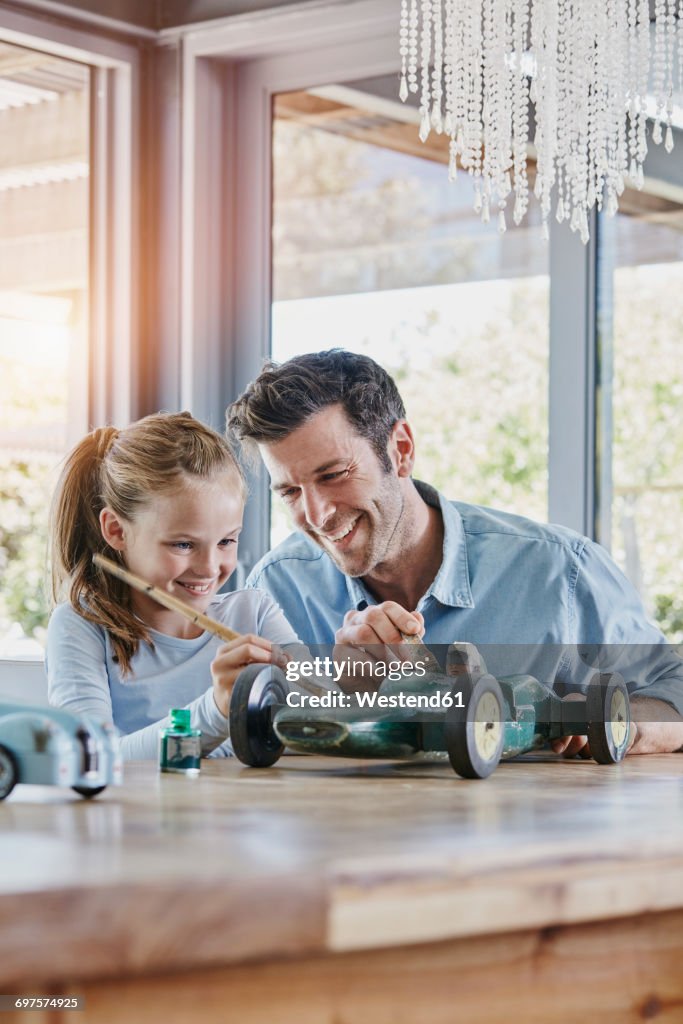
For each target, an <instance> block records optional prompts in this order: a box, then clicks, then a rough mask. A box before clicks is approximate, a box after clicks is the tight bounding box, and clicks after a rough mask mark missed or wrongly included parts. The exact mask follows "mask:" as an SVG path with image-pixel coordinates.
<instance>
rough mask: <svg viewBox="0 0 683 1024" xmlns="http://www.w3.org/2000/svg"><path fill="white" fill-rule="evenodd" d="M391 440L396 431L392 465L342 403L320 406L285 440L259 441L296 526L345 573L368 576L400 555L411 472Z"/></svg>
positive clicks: (275, 486) (273, 483)
mask: <svg viewBox="0 0 683 1024" xmlns="http://www.w3.org/2000/svg"><path fill="white" fill-rule="evenodd" d="M396 429H397V428H394V430H396ZM398 429H399V430H400V429H401V427H400V425H398ZM393 447H394V441H393V432H392V438H390V441H389V448H388V454H389V458H390V460H391V463H392V468H391V469H390V470H388V471H387V470H385V469H384V467H383V466H382V465H381V464H380V461H379V458H378V456H377V452H376V451H375V450H374V449H373V447H372V445H371V444H370V442H369V441H367V440H366V439H365V438H364V437H361V436H360V435H359V434H358V433H357V432H356V431H355V429H354V427H353V426H352V425H351V423H350V422H349V420H348V419H347V417H346V414H345V412H344V410H343V408H342V406H341V405H331V406H328V407H327V408H325V409H323V410H322V411H321V412H319V413H316V415H315V416H312V417H311V418H310V419H309V420H307V421H306V422H305V423H304V424H303V425H302V426H300V427H297V429H296V430H294V431H292V433H291V434H289V435H288V436H287V437H285V438H284V439H283V440H281V441H273V442H269V443H267V444H265V443H263V444H259V451H260V452H261V456H262V458H263V461H264V463H265V465H266V468H267V469H268V472H269V474H270V478H271V487H272V490H273V491H274V492H275V493H276V494H279V495H280V496H281V498H282V499H283V501H284V502H285V504H286V505H287V507H288V509H289V511H290V514H291V515H292V518H293V520H294V524H295V526H296V527H297V528H298V529H299V530H302V531H303V532H304V533H305V534H307V536H309V537H310V538H311V539H312V540H313V541H315V543H316V544H318V545H319V546H320V547H321V548H323V550H324V551H326V552H327V553H328V555H329V556H330V558H332V559H333V561H334V562H335V563H336V565H337V566H338V567H339V569H341V571H342V572H343V573H345V574H346V575H347V576H366V575H368V574H369V573H371V572H372V570H373V569H374V568H375V567H376V566H377V565H380V564H381V563H383V562H385V561H386V560H387V559H391V558H394V557H396V555H397V554H398V549H399V547H400V537H401V530H400V527H399V524H400V520H401V514H402V512H403V504H404V497H403V486H402V485H403V483H404V481H403V480H402V479H401V477H402V476H407V475H408V474H407V473H405V472H404V471H401V473H400V474H399V472H397V468H396V467H397V466H398V464H399V460H398V458H396V457H394V452H393Z"/></svg>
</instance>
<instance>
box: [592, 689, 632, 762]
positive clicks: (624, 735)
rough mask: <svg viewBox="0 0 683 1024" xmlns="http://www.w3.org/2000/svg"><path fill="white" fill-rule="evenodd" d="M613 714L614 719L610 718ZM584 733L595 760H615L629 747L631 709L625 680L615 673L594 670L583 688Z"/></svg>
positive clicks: (621, 758) (624, 753)
mask: <svg viewBox="0 0 683 1024" xmlns="http://www.w3.org/2000/svg"><path fill="white" fill-rule="evenodd" d="M613 715H614V716H616V720H614V719H613ZM586 721H587V725H586V735H587V736H588V743H589V745H590V750H591V755H592V757H593V758H594V759H595V760H596V761H597V762H598V764H618V763H619V761H623V759H624V757H625V755H626V748H627V747H628V738H629V731H630V725H631V709H630V702H629V695H628V690H627V688H626V683H625V682H624V680H623V679H622V678H621V676H620V675H618V674H616V673H603V674H600V673H596V674H595V675H594V676H593V678H592V679H591V681H590V683H589V685H588V690H587V692H586Z"/></svg>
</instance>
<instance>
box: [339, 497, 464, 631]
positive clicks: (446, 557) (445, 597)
mask: <svg viewBox="0 0 683 1024" xmlns="http://www.w3.org/2000/svg"><path fill="white" fill-rule="evenodd" d="M413 482H414V484H415V487H416V488H417V490H418V493H419V495H420V497H421V498H422V499H423V501H425V502H426V503H427V504H428V505H431V506H432V507H433V508H438V509H439V510H440V512H441V516H442V518H443V527H444V534H443V558H442V560H441V566H440V568H439V571H438V572H437V574H436V576H435V578H434V581H433V582H432V584H431V586H430V587H429V589H428V590H427V592H426V593H425V594H424V595H423V596H422V597H421V598H420V602H419V604H418V607H417V611H420V609H421V606H422V605H423V604H424V602H425V601H426V600H427V599H428V598H430V597H434V598H436V600H437V601H440V602H441V604H444V605H447V606H449V607H451V608H473V607H474V598H473V597H472V589H471V587H470V574H469V566H468V562H467V538H466V536H465V528H464V525H463V521H462V516H461V515H460V513H459V512H458V510H457V508H456V507H455V505H453V504H451V502H450V501H448V500H447V499H446V498H444V496H443V495H442V494H440V493H439V492H438V491H437V490H436V489H435V488H434V487H432V486H431V485H430V484H425V483H423V482H422V481H421V480H414V481H413ZM346 586H347V589H348V592H349V598H350V601H351V604H352V606H353V607H355V608H358V605H359V604H362V603H364V604H376V603H377V602H376V600H375V598H374V597H373V596H372V594H371V593H370V591H369V590H368V589H367V587H365V586H364V584H363V581H362V580H361V579H355V578H353V577H351V576H347V577H346Z"/></svg>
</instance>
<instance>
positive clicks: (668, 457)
mask: <svg viewBox="0 0 683 1024" xmlns="http://www.w3.org/2000/svg"><path fill="white" fill-rule="evenodd" d="M680 144H681V143H680V142H679V143H678V145H680ZM676 152H677V150H676ZM669 159H670V160H671V171H672V173H675V168H676V164H677V165H678V168H679V171H680V159H679V160H676V154H675V152H674V154H673V155H672V156H671V157H670V158H669ZM646 173H647V172H646ZM601 235H602V241H601V246H600V258H601V265H602V273H601V280H602V282H603V289H602V300H601V307H602V309H603V318H602V331H601V341H602V344H603V348H604V349H605V353H606V362H607V365H609V362H610V360H611V361H612V363H613V385H612V409H611V418H612V443H611V450H610V448H609V437H606V440H605V443H606V445H607V447H608V453H607V454H608V467H607V469H608V473H607V480H606V484H607V493H606V494H605V502H604V504H605V509H604V515H603V536H602V537H601V539H602V540H603V543H606V544H607V545H608V546H609V545H611V549H612V554H613V556H614V557H615V559H616V561H617V562H618V564H619V565H620V566H621V568H622V569H623V570H624V572H625V573H626V575H627V576H628V577H629V578H630V579H631V581H632V582H633V583H634V584H635V586H636V587H637V588H638V589H639V591H640V593H641V596H642V597H643V599H644V601H645V604H646V607H647V609H648V611H649V613H650V614H651V616H652V617H653V618H654V619H655V620H656V621H657V622H658V624H659V625H660V627H661V629H662V630H663V632H664V633H665V634H666V636H667V637H668V639H669V640H670V641H671V642H673V643H681V642H683V593H682V592H681V574H682V570H683V531H682V530H681V525H682V524H683V359H681V352H682V351H683V176H682V181H681V185H680V186H675V185H667V184H665V183H664V182H661V181H659V182H657V181H653V180H652V179H650V178H648V177H646V184H645V188H644V190H643V191H642V192H637V191H635V190H630V189H627V190H626V192H625V193H624V195H623V196H622V198H621V200H620V212H619V213H618V215H617V216H616V218H615V219H614V220H613V221H609V220H605V223H604V224H603V225H602V232H601ZM606 426H607V427H609V422H608V423H607V424H606ZM610 458H611V481H610V479H609V461H610ZM610 490H611V503H610ZM610 533H611V536H610Z"/></svg>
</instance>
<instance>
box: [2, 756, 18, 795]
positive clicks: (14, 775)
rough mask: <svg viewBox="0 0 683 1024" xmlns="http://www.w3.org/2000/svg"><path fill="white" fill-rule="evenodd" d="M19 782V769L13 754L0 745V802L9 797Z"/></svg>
mask: <svg viewBox="0 0 683 1024" xmlns="http://www.w3.org/2000/svg"><path fill="white" fill-rule="evenodd" d="M18 781H19V769H18V768H17V762H16V760H15V757H14V754H13V753H12V751H11V750H9V749H8V748H7V747H5V746H3V745H2V744H0V800H4V799H5V797H6V796H9V795H10V793H11V792H12V790H13V789H14V787H15V785H16V784H17V782H18Z"/></svg>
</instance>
